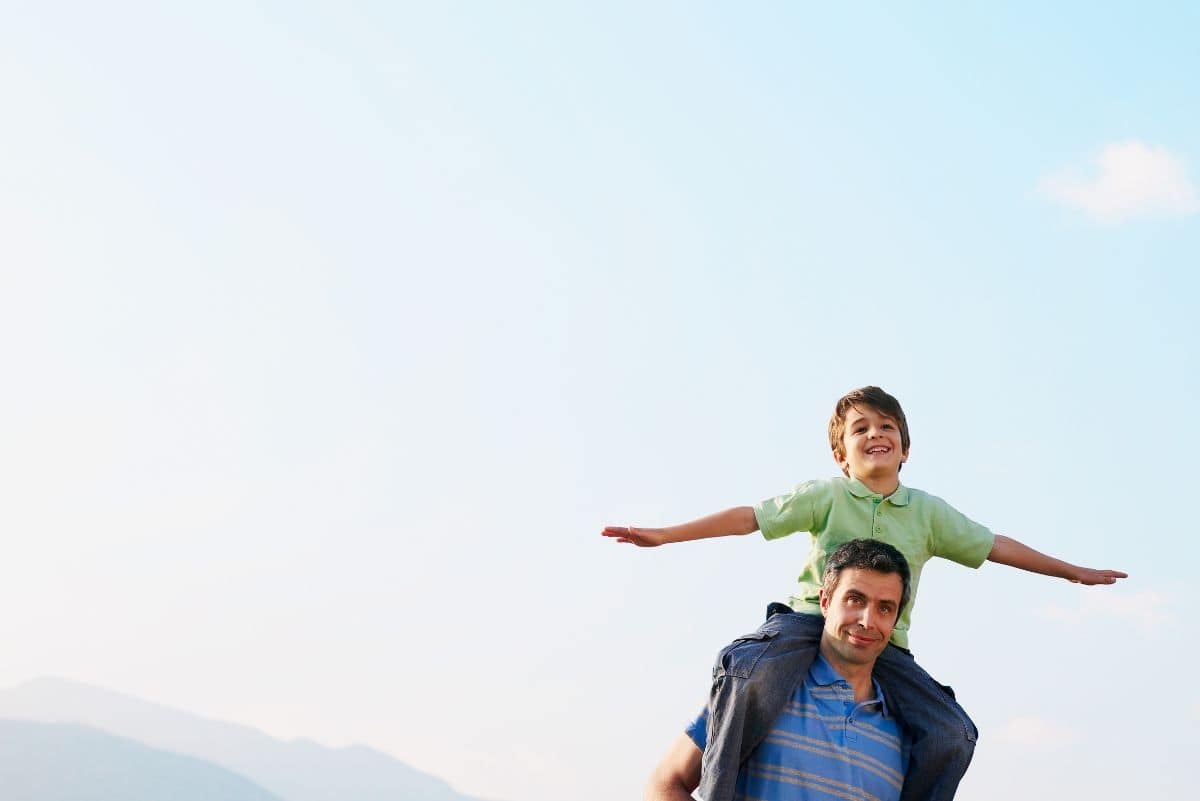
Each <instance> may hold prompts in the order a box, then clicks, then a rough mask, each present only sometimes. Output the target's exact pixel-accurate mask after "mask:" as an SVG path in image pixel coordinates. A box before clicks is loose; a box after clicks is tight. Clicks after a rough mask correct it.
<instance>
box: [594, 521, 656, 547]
mask: <svg viewBox="0 0 1200 801" xmlns="http://www.w3.org/2000/svg"><path fill="white" fill-rule="evenodd" d="M600 533H601V534H602V535H603V536H605V537H615V538H616V540H617V542H631V543H633V544H634V545H636V546H638V547H639V548H654V547H655V546H658V545H662V544H663V543H664V542H665V541H666V540H665V539H664V538H663V535H664V532H663V530H662V529H661V528H634V527H633V526H605V527H604V531H601V532H600Z"/></svg>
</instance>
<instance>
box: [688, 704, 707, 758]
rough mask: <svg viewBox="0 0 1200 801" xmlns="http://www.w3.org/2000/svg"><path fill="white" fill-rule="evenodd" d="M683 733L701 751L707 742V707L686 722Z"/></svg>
mask: <svg viewBox="0 0 1200 801" xmlns="http://www.w3.org/2000/svg"><path fill="white" fill-rule="evenodd" d="M684 733H685V734H687V736H688V737H690V738H691V739H692V742H693V743H695V744H696V747H697V748H699V749H700V750H701V751H703V750H704V746H705V744H706V743H707V742H708V709H704V710H703V711H701V712H700V714H699V716H697V717H696V719H695V720H693V721H692V722H691V723H690V724H688V727H687V728H686V729H685V730H684Z"/></svg>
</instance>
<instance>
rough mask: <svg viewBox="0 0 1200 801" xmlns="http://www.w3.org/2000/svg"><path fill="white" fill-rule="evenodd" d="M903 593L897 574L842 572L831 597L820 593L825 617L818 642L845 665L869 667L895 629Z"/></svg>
mask: <svg viewBox="0 0 1200 801" xmlns="http://www.w3.org/2000/svg"><path fill="white" fill-rule="evenodd" d="M903 591H904V585H903V584H902V583H901V581H900V574H899V573H880V572H878V571H876V570H863V569H860V568H857V567H848V568H845V569H844V570H842V572H841V575H840V576H839V577H838V583H837V586H836V587H834V589H833V594H832V595H826V594H825V591H824V590H821V611H822V612H823V613H824V615H825V631H824V633H823V634H822V635H821V639H822V642H824V643H825V644H827V645H828V646H829V650H830V651H831V652H832V653H831V655H832V656H833V657H835V658H836V660H840V661H841V662H843V663H845V664H849V665H873V664H874V663H875V658H876V657H878V656H879V655H880V654H881V653H883V649H884V648H886V647H887V644H888V640H889V639H890V638H891V636H892V629H894V628H895V627H896V617H897V615H899V614H900V595H901V593H902V592H903ZM828 656H829V655H827V658H828ZM830 661H834V660H833V659H831V660H830ZM835 667H836V665H835Z"/></svg>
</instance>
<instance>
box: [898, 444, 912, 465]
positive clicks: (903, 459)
mask: <svg viewBox="0 0 1200 801" xmlns="http://www.w3.org/2000/svg"><path fill="white" fill-rule="evenodd" d="M911 450H912V446H911V445H909V446H908V448H906V449H905V451H904V453H902V454H900V464H904V463H905V462H907V461H908V453H909V451H911Z"/></svg>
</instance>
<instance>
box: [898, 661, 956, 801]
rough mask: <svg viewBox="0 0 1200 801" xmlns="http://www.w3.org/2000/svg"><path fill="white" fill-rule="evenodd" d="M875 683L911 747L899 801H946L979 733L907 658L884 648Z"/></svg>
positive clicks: (946, 692) (949, 695) (939, 687)
mask: <svg viewBox="0 0 1200 801" xmlns="http://www.w3.org/2000/svg"><path fill="white" fill-rule="evenodd" d="M875 678H877V679H878V680H879V684H880V686H881V687H883V694H884V698H885V699H886V702H887V705H888V707H889V709H890V710H891V711H893V712H894V713H895V714H896V717H897V719H899V721H900V723H901V724H902V725H903V726H904V728H905V730H906V732H907V734H908V737H909V744H910V751H909V760H908V772H907V773H906V774H905V777H904V791H903V793H902V794H901V796H900V801H950V799H952V798H954V793H955V791H957V790H958V783H959V782H960V781H961V780H962V777H963V775H964V774H965V773H966V772H967V767H968V766H969V765H970V764H971V757H972V756H973V755H974V753H975V741H976V740H977V739H978V737H979V731H978V729H976V728H975V724H974V723H973V722H972V721H971V718H970V717H968V716H967V713H966V712H965V711H963V708H962V707H961V706H959V705H958V702H957V701H955V700H954V695H953V694H952V692H951V691H950V688H948V687H943V686H942V685H940V684H938V683H937V682H936V681H935V680H934V679H933V677H932V676H930V675H929V674H928V673H926V672H925V670H924V669H923V668H922V667H921V666H920V665H918V664H917V663H916V660H914V659H913V657H912V654H910V653H908V652H907V651H905V650H902V649H900V648H897V647H896V646H894V645H889V646H888V647H887V648H885V649H884V651H883V653H882V654H880V656H879V659H878V660H877V661H876V662H875Z"/></svg>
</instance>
